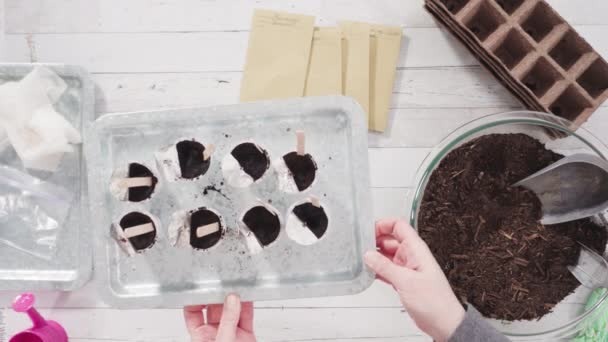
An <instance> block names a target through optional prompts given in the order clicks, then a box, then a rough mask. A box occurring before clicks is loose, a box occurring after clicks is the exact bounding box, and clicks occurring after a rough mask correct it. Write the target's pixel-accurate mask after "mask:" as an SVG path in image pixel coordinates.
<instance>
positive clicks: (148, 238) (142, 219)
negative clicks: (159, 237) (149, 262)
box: [119, 212, 156, 251]
mask: <svg viewBox="0 0 608 342" xmlns="http://www.w3.org/2000/svg"><path fill="white" fill-rule="evenodd" d="M148 223H152V225H153V226H154V231H152V232H149V233H146V234H143V235H139V236H134V237H132V238H129V242H131V245H132V246H133V249H135V250H136V251H141V250H144V249H147V248H150V247H152V245H154V242H155V241H156V225H154V221H152V219H151V218H150V216H148V215H146V214H142V213H139V212H132V213H129V214H127V215H125V216H124V217H123V218H122V219H121V220H120V222H119V224H120V227H121V228H122V230H123V231H124V230H126V229H127V228H131V227H135V226H139V225H142V224H148Z"/></svg>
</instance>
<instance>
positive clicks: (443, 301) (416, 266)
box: [365, 220, 465, 342]
mask: <svg viewBox="0 0 608 342" xmlns="http://www.w3.org/2000/svg"><path fill="white" fill-rule="evenodd" d="M376 238H377V247H378V249H379V251H380V252H377V251H369V252H367V253H366V254H365V263H366V264H367V265H368V266H369V267H370V268H371V269H372V270H374V271H375V272H376V273H377V274H378V278H380V279H381V280H383V281H385V282H386V283H388V284H389V285H392V286H393V287H394V288H395V290H397V293H399V297H400V298H401V302H402V303H403V306H404V307H405V309H406V310H407V311H408V313H409V314H410V316H412V318H413V320H414V322H416V325H417V326H418V327H419V328H420V329H422V330H423V331H424V332H426V333H427V334H429V335H430V336H431V337H432V338H433V339H435V341H439V342H443V341H447V340H448V338H449V337H450V336H451V335H452V333H454V331H455V330H456V328H458V326H459V325H460V323H461V322H462V320H463V319H464V314H465V312H464V308H463V307H462V305H461V304H460V303H459V302H458V299H457V298H456V296H455V295H454V292H453V291H452V288H451V287H450V284H449V283H448V280H447V279H446V277H445V275H444V274H443V271H442V270H441V268H440V267H439V265H438V264H437V261H436V260H435V258H434V257H433V254H432V253H431V251H430V250H429V248H428V246H427V245H426V243H425V242H424V241H422V239H421V238H420V237H419V236H418V233H417V232H416V231H415V230H414V229H413V228H412V227H410V225H409V224H408V223H407V222H405V221H399V220H385V221H380V222H378V223H377V224H376Z"/></svg>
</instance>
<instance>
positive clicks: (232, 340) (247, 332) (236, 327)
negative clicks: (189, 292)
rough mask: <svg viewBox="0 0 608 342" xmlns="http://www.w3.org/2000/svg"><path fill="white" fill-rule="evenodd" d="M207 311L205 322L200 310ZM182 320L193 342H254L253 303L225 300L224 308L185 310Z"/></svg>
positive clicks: (190, 307) (192, 307)
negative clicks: (184, 321)
mask: <svg viewBox="0 0 608 342" xmlns="http://www.w3.org/2000/svg"><path fill="white" fill-rule="evenodd" d="M204 309H207V321H206V322H205V315H204V314H203V310H204ZM184 319H185V320H186V327H187V328H188V333H189V334H190V338H191V340H192V342H213V341H215V342H255V341H256V340H255V335H254V334H253V303H242V304H241V300H240V298H239V296H237V295H234V294H231V295H229V296H228V297H226V301H225V302H224V305H196V306H187V307H185V308H184Z"/></svg>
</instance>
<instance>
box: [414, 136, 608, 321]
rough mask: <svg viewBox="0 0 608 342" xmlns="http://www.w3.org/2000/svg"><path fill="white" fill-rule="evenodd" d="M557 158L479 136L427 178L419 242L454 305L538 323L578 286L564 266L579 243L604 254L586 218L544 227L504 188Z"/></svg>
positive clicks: (528, 198)
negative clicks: (422, 242) (450, 291)
mask: <svg viewBox="0 0 608 342" xmlns="http://www.w3.org/2000/svg"><path fill="white" fill-rule="evenodd" d="M562 157H563V156H561V155H559V154H556V153H554V152H552V151H549V150H547V149H545V147H544V146H543V144H541V143H540V142H539V141H537V140H535V139H533V138H531V137H529V136H527V135H524V134H494V135H486V136H483V137H481V138H478V139H476V140H474V141H471V142H469V143H467V144H465V145H463V146H461V147H459V148H457V149H455V150H454V151H452V152H451V153H449V154H448V155H447V156H446V157H445V158H444V159H443V160H442V162H441V163H440V165H439V166H438V167H437V169H436V170H435V171H434V172H433V174H432V175H431V177H430V180H429V183H428V185H427V188H426V191H425V195H424V198H423V201H422V204H421V207H420V213H419V215H418V229H419V233H420V236H421V237H422V238H423V239H424V240H425V241H426V242H427V243H428V245H429V247H430V249H431V251H432V252H433V254H434V255H435V257H436V258H437V261H438V262H439V265H440V266H441V268H442V269H443V271H444V272H445V274H446V276H447V277H448V279H449V281H450V284H451V285H452V287H453V288H454V291H455V293H456V295H457V296H458V297H459V298H460V300H461V301H462V302H468V303H470V304H472V305H473V306H474V307H476V308H477V309H478V310H479V311H480V312H481V313H482V314H483V315H484V316H486V317H490V318H495V319H504V320H520V319H524V320H532V319H537V318H540V317H542V316H543V315H545V314H547V313H548V312H550V311H551V310H552V308H553V307H554V306H555V305H556V304H557V303H559V302H560V301H561V300H562V299H564V297H566V296H567V295H568V294H570V293H571V292H573V291H574V290H575V289H576V288H577V287H578V286H579V283H578V281H577V280H576V279H575V278H574V276H572V275H571V274H570V272H569V271H568V269H567V268H566V266H568V265H574V264H576V262H577V260H578V255H579V253H580V245H579V244H578V242H581V243H583V244H585V245H587V246H589V247H591V248H593V249H594V250H596V251H598V252H599V253H600V254H602V253H603V252H604V250H605V248H606V241H607V239H608V238H607V233H606V230H605V229H604V228H602V227H599V226H597V225H596V224H594V223H593V222H592V221H591V220H590V219H584V220H578V221H574V222H569V223H565V224H558V225H552V226H543V225H542V224H541V223H540V221H539V220H540V218H541V216H542V211H541V204H540V201H539V200H538V198H537V197H536V195H535V194H534V193H533V192H531V191H529V190H527V189H524V188H522V187H511V184H514V183H515V182H517V181H519V180H521V179H523V178H525V177H527V176H529V175H531V174H533V173H535V172H537V171H539V170H540V169H542V168H544V167H546V166H547V165H549V164H551V163H553V162H555V161H557V160H559V159H561V158H562Z"/></svg>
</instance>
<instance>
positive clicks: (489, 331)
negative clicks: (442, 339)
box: [448, 305, 509, 342]
mask: <svg viewBox="0 0 608 342" xmlns="http://www.w3.org/2000/svg"><path fill="white" fill-rule="evenodd" d="M508 341H509V339H508V338H506V337H505V336H504V335H503V334H501V333H499V332H498V331H496V329H494V328H492V326H490V324H488V322H486V321H485V320H484V318H483V317H482V316H481V314H480V313H479V312H478V311H477V310H475V308H474V307H473V306H471V305H468V307H467V312H466V314H465V316H464V320H463V321H462V323H460V325H459V326H458V328H456V331H454V333H453V334H452V336H450V338H449V340H448V342H508Z"/></svg>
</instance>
